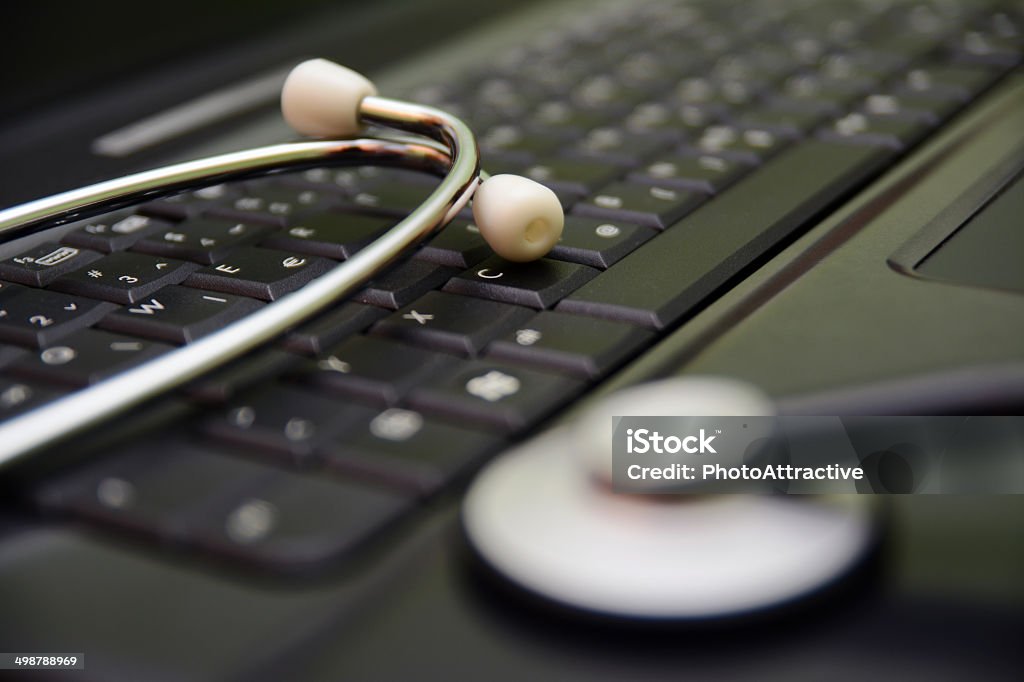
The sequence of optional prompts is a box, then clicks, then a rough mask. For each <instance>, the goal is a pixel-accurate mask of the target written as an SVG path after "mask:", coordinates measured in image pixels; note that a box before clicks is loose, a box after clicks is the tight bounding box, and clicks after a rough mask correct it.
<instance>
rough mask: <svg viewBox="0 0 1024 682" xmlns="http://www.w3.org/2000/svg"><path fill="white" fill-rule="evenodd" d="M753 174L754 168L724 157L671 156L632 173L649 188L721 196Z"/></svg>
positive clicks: (633, 178)
mask: <svg viewBox="0 0 1024 682" xmlns="http://www.w3.org/2000/svg"><path fill="white" fill-rule="evenodd" d="M749 171H750V166H748V165H746V164H743V163H740V162H739V161H733V160H731V159H726V158H724V157H721V156H713V155H711V154H699V155H696V154H695V155H692V156H682V155H671V156H662V157H659V158H658V159H655V160H654V161H652V162H651V163H650V164H648V165H647V166H644V167H643V168H641V169H639V170H637V171H636V172H634V173H632V174H630V176H629V179H630V180H632V181H634V182H641V183H644V184H646V185H658V186H661V187H677V188H679V189H688V190H691V191H694V192H703V193H704V194H718V193H719V192H721V191H722V190H723V189H725V188H726V187H728V186H729V185H731V184H732V183H734V182H736V181H737V180H739V179H740V178H741V177H743V176H744V175H746V174H747V172H749Z"/></svg>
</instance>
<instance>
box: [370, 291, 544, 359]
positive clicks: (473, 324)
mask: <svg viewBox="0 0 1024 682" xmlns="http://www.w3.org/2000/svg"><path fill="white" fill-rule="evenodd" d="M532 314H533V311H531V310H530V309H529V308H523V307H521V306H514V305H508V304H507V303H498V302H497V301H487V300H484V299H479V298H473V297H470V296H456V295H455V294H445V293H441V292H439V291H431V292H429V293H428V294H427V295H426V296H424V297H423V298H420V299H419V300H417V301H416V302H415V303H413V304H411V305H409V306H407V307H405V308H402V309H401V310H399V311H398V312H396V313H394V314H392V315H391V316H390V317H388V318H387V319H385V320H383V321H382V322H380V323H378V324H377V325H376V326H374V328H373V333H374V334H377V335H381V336H390V337H392V338H396V339H401V340H403V341H407V342H409V343H410V344H412V345H415V346H417V347H425V348H437V349H439V350H445V351H448V352H451V353H458V354H460V355H467V356H474V355H477V354H478V353H479V352H480V351H481V350H483V348H484V346H486V345H487V343H488V342H489V341H491V339H494V338H495V337H497V336H499V335H500V334H501V333H502V332H504V331H505V330H507V329H511V328H513V327H515V326H516V325H518V324H520V323H522V322H524V321H525V320H528V319H529V318H530V317H531V316H532Z"/></svg>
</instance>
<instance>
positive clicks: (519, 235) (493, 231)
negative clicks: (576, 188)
mask: <svg viewBox="0 0 1024 682" xmlns="http://www.w3.org/2000/svg"><path fill="white" fill-rule="evenodd" d="M473 219H474V220H475V221H476V225H477V227H478V228H479V229H480V234H481V235H482V236H483V238H484V239H485V240H487V244H488V245H489V246H490V247H491V249H493V250H494V252H495V253H496V254H498V255H499V256H501V257H502V258H505V259H506V260H510V261H516V262H523V261H532V260H537V259H538V258H541V257H542V256H544V255H546V254H547V253H548V252H549V251H550V250H551V249H552V247H554V246H555V244H557V243H558V240H559V239H561V237H562V227H563V226H564V224H565V214H564V213H563V212H562V204H561V202H560V201H559V200H558V196H557V195H555V193H554V192H552V191H551V190H550V189H548V188H547V187H545V186H544V185H542V184H540V183H538V182H534V181H533V180H530V179H529V178H524V177H522V176H520V175H493V176H491V177H489V178H487V179H486V180H484V181H483V182H482V183H481V185H480V187H478V188H477V190H476V193H475V194H474V195H473Z"/></svg>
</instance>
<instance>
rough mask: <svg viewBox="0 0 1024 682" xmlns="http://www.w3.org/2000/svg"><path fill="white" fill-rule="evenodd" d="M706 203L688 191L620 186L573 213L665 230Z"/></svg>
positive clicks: (629, 185) (642, 186) (635, 185)
mask: <svg viewBox="0 0 1024 682" xmlns="http://www.w3.org/2000/svg"><path fill="white" fill-rule="evenodd" d="M704 199H705V197H704V196H702V195H700V194H697V193H696V192H690V191H687V190H684V189H673V188H671V187H661V186H653V187H652V186H649V185H640V184H632V183H626V182H617V183H614V184H612V185H608V186H607V187H605V188H603V189H602V190H601V191H600V192H599V193H598V194H597V195H595V196H594V197H592V198H590V199H588V200H587V201H583V202H580V203H578V204H576V206H575V207H574V208H573V213H574V214H576V215H583V216H590V217H592V218H599V219H601V220H607V221H610V222H616V221H623V222H627V223H635V224H637V225H644V226H646V227H653V228H655V229H658V230H664V229H665V228H666V227H668V226H669V225H672V224H673V223H675V222H676V221H677V220H679V219H680V218H682V217H683V216H684V215H686V214H687V213H689V212H690V211H692V210H693V209H694V208H696V207H697V206H698V205H700V204H701V203H702V202H703V201H704Z"/></svg>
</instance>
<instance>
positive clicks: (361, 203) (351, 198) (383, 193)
mask: <svg viewBox="0 0 1024 682" xmlns="http://www.w3.org/2000/svg"><path fill="white" fill-rule="evenodd" d="M432 189H433V188H432V187H430V186H429V185H423V184H421V183H400V182H375V183H372V184H369V185H368V186H365V187H363V188H361V189H359V190H357V191H355V192H353V193H352V194H351V195H344V196H340V197H339V198H338V203H339V204H340V205H341V206H343V207H345V209H347V210H349V211H362V212H365V213H371V214H378V215H384V216H393V217H395V218H404V217H405V216H407V215H409V214H410V213H412V212H413V211H414V210H416V208H417V207H418V206H419V205H420V204H422V203H423V201H424V200H425V199H426V198H427V197H428V196H429V195H430V192H431V190H432Z"/></svg>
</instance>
